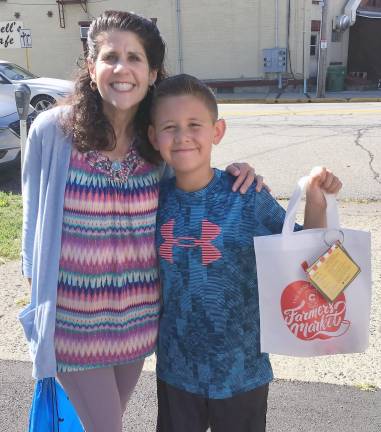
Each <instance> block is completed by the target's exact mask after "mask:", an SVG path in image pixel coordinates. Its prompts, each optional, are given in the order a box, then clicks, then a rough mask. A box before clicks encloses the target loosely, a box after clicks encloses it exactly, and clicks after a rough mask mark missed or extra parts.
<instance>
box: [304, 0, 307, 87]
mask: <svg viewBox="0 0 381 432" xmlns="http://www.w3.org/2000/svg"><path fill="white" fill-rule="evenodd" d="M306 42H307V41H306V2H303V94H305V95H306V94H307V66H306V60H307V59H306V57H307V54H306V44H307V43H306Z"/></svg>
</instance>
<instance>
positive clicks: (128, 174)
mask: <svg viewBox="0 0 381 432" xmlns="http://www.w3.org/2000/svg"><path fill="white" fill-rule="evenodd" d="M159 171H160V170H159V168H156V167H155V166H153V165H151V164H149V163H147V162H145V161H144V160H143V159H142V158H141V157H140V156H139V155H138V153H137V151H136V150H135V149H134V148H132V149H131V150H130V152H129V153H128V154H127V155H126V158H125V160H124V161H122V162H121V163H119V164H116V165H115V164H114V165H112V163H111V161H110V160H109V159H108V158H107V157H105V156H103V155H101V154H100V153H99V152H94V151H92V152H88V153H84V154H83V153H80V152H78V151H77V150H75V149H73V150H72V155H71V160H70V167H69V171H68V177H67V182H66V190H65V201H64V215H63V226H62V242H61V258H60V269H59V278H58V291H57V315H56V329H55V350H56V360H57V371H58V372H66V371H79V370H86V369H91V368H97V367H106V366H114V365H118V364H125V363H128V362H133V361H135V360H137V359H140V358H143V357H145V356H147V355H149V354H151V353H152V352H153V350H154V348H155V344H156V338H157V327H158V315H159V280H158V271H157V267H156V266H157V262H156V253H155V245H154V234H155V222H156V211H157V204H158V183H159V177H160V172H159Z"/></svg>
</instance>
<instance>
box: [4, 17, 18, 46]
mask: <svg viewBox="0 0 381 432" xmlns="http://www.w3.org/2000/svg"><path fill="white" fill-rule="evenodd" d="M22 28H23V23H22V21H0V49H1V48H3V49H9V48H21V40H20V31H21V29H22Z"/></svg>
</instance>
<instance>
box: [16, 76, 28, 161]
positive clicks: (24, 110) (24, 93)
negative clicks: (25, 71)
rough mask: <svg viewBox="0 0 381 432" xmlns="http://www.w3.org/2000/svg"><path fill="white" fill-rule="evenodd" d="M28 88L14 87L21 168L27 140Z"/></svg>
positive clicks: (22, 86)
mask: <svg viewBox="0 0 381 432" xmlns="http://www.w3.org/2000/svg"><path fill="white" fill-rule="evenodd" d="M30 93H31V92H30V88H29V87H28V86H27V85H26V84H17V85H16V87H15V99H16V107H17V112H18V115H19V118H20V147H21V166H23V163H24V153H25V152H24V150H25V143H26V138H27V121H26V120H27V118H28V114H29V101H30Z"/></svg>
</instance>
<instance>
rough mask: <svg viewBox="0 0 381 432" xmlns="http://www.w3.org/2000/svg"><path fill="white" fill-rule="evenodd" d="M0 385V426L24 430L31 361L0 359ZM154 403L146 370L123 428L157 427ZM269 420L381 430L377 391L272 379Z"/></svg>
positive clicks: (303, 429) (315, 429) (294, 429)
mask: <svg viewBox="0 0 381 432" xmlns="http://www.w3.org/2000/svg"><path fill="white" fill-rule="evenodd" d="M0 388H1V392H0V431H1V432H5V431H6V432H25V431H27V425H28V412H29V407H30V402H31V395H32V391H33V381H32V379H31V365H30V364H29V363H25V362H15V361H0ZM156 406H157V404H156V395H155V374H154V373H153V372H147V371H144V372H143V373H142V376H141V378H140V381H139V383H138V385H137V387H136V390H135V392H134V394H133V397H132V399H131V402H130V404H129V407H128V409H127V412H126V414H125V416H124V419H123V420H124V421H123V425H124V431H125V432H153V431H155V424H156ZM267 421H268V427H267V432H299V431H300V432H331V431H334V430H335V431H345V432H360V431H361V432H380V430H381V392H380V391H364V390H360V389H358V388H356V387H348V386H338V385H333V384H321V383H305V382H298V381H283V380H276V381H274V382H273V383H272V384H271V386H270V393H269V404H268V416H267ZM105 432H106V431H105ZM232 432H234V431H232Z"/></svg>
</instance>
